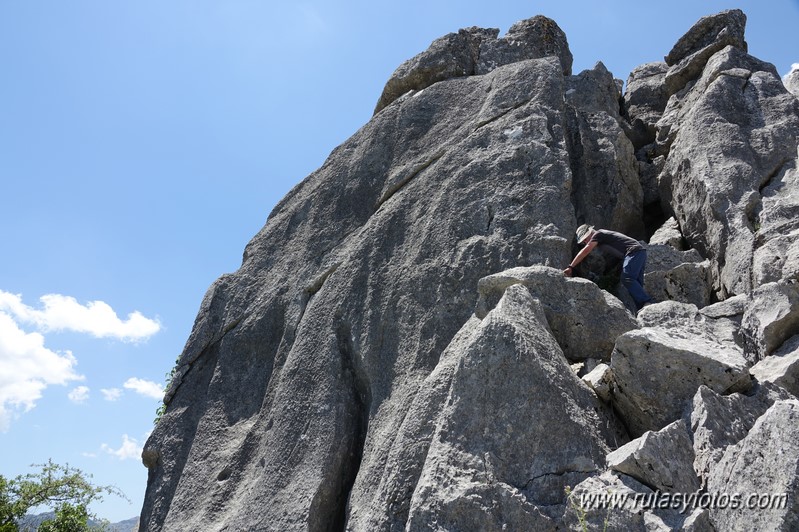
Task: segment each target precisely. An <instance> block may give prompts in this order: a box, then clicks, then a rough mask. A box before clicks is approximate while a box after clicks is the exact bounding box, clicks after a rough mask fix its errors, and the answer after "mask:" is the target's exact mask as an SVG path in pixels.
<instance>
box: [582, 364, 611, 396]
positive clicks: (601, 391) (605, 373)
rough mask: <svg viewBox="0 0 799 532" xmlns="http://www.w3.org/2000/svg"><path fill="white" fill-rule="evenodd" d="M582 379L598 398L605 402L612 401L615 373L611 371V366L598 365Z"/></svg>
mask: <svg viewBox="0 0 799 532" xmlns="http://www.w3.org/2000/svg"><path fill="white" fill-rule="evenodd" d="M589 360H591V359H589ZM582 379H583V382H584V383H586V384H587V385H588V387H589V388H591V389H592V390H594V393H596V395H597V397H599V398H600V399H602V400H603V401H605V402H608V401H610V388H611V384H612V382H613V372H612V371H611V370H610V366H608V365H607V364H597V366H596V367H595V368H593V369H592V370H591V371H589V372H588V373H587V374H586V375H584V376H583V377H582Z"/></svg>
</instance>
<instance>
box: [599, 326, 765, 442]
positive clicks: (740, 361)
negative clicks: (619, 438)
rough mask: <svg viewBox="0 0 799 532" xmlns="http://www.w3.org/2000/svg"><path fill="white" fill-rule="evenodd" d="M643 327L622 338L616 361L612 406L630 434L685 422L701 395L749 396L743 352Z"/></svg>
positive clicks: (617, 341) (614, 359)
mask: <svg viewBox="0 0 799 532" xmlns="http://www.w3.org/2000/svg"><path fill="white" fill-rule="evenodd" d="M671 332H672V330H671V329H662V328H655V327H653V328H643V329H639V330H635V331H630V332H628V333H625V334H623V335H621V336H620V337H619V338H618V340H616V348H615V349H614V351H613V355H612V357H611V363H610V367H611V369H612V370H613V376H614V380H615V386H614V388H613V404H614V406H615V407H616V409H617V410H618V411H619V413H620V415H621V417H622V418H623V419H624V421H625V423H626V425H627V428H628V430H629V432H630V435H631V436H633V437H637V436H640V435H642V434H643V433H644V432H646V431H648V430H659V429H661V428H663V427H665V426H666V425H668V424H669V423H671V422H672V421H674V420H676V419H678V418H680V417H681V416H682V414H683V411H684V410H685V408H686V407H687V406H688V405H690V403H691V399H692V398H693V396H694V394H695V393H696V390H697V389H698V388H699V387H700V386H702V385H705V386H707V387H709V388H711V389H713V390H715V391H718V392H720V393H731V392H736V391H746V390H748V389H749V388H750V387H751V385H752V384H751V377H750V375H749V370H748V369H747V363H746V360H745V359H744V358H743V355H742V354H741V352H740V349H736V348H733V347H731V346H728V345H723V344H719V343H716V342H713V341H710V340H707V339H706V338H703V337H701V336H698V335H692V334H690V333H685V334H682V335H681V337H676V336H675V335H673V334H671Z"/></svg>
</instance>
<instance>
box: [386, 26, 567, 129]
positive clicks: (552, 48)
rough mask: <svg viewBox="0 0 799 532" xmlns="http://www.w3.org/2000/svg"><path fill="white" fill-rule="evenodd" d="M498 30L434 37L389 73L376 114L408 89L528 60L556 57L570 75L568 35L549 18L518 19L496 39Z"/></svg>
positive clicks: (475, 30) (565, 72) (468, 30)
mask: <svg viewBox="0 0 799 532" xmlns="http://www.w3.org/2000/svg"><path fill="white" fill-rule="evenodd" d="M498 35H499V30H497V29H483V28H468V29H463V30H460V31H459V32H457V33H450V34H449V35H446V36H444V37H441V38H440V39H437V40H435V41H433V43H432V44H431V45H430V48H428V49H427V50H425V51H424V52H422V53H421V54H419V55H417V56H416V57H414V58H412V59H409V60H408V61H406V62H405V63H403V64H402V65H400V66H399V68H397V70H396V71H395V72H394V74H393V75H392V76H391V78H389V80H388V82H387V83H386V86H385V88H384V89H383V94H382V95H381V96H380V99H379V100H378V102H377V106H376V107H375V114H376V113H378V112H380V111H381V110H382V109H383V108H385V107H386V106H388V105H389V104H391V103H392V102H393V101H394V100H396V99H397V98H399V97H400V96H402V95H403V94H406V93H408V92H409V91H421V90H423V89H426V88H427V87H429V86H431V85H433V84H434V83H438V82H439V81H444V80H447V79H451V78H457V77H464V76H471V75H475V74H487V73H489V72H491V71H492V70H495V69H497V68H499V67H501V66H504V65H509V64H512V63H518V62H521V61H525V60H527V59H540V58H542V57H550V56H554V57H557V58H558V59H559V60H560V64H561V68H562V70H563V74H564V75H566V76H568V75H570V74H571V68H572V61H573V58H572V55H571V51H570V50H569V44H568V42H567V40H566V35H565V34H564V33H563V31H562V30H561V29H560V28H559V27H558V25H557V24H555V22H553V21H552V20H550V19H548V18H546V17H543V16H537V17H533V18H531V19H529V20H522V21H520V22H518V23H516V24H514V25H513V26H511V28H510V29H509V30H508V33H507V34H506V35H505V36H504V37H502V38H499V39H498V38H497V36H498Z"/></svg>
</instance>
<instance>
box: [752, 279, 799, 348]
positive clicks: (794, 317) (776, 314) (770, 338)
mask: <svg viewBox="0 0 799 532" xmlns="http://www.w3.org/2000/svg"><path fill="white" fill-rule="evenodd" d="M741 326H742V328H743V331H744V333H745V336H746V347H747V349H746V358H747V360H749V361H750V362H751V363H755V362H757V361H759V360H762V359H763V358H765V357H767V356H768V355H770V354H771V353H772V352H774V350H776V349H777V348H779V347H780V346H781V345H782V343H783V342H785V341H786V340H788V339H789V338H790V337H791V336H793V335H795V334H797V333H799V282H797V281H796V280H795V279H791V280H785V281H779V282H776V283H768V284H765V285H763V286H761V287H759V288H758V289H757V290H755V291H754V292H753V293H752V299H751V301H750V302H749V303H748V305H747V306H746V312H745V313H744V317H743V322H742V324H741Z"/></svg>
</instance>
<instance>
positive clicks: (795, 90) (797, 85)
mask: <svg viewBox="0 0 799 532" xmlns="http://www.w3.org/2000/svg"><path fill="white" fill-rule="evenodd" d="M797 65H799V63H794V64H793V67H792V68H791V71H790V72H788V73H787V74H785V76H784V77H783V78H782V83H783V84H784V85H785V88H786V89H788V92H790V93H791V94H793V95H794V96H796V97H797V98H799V66H797Z"/></svg>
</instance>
